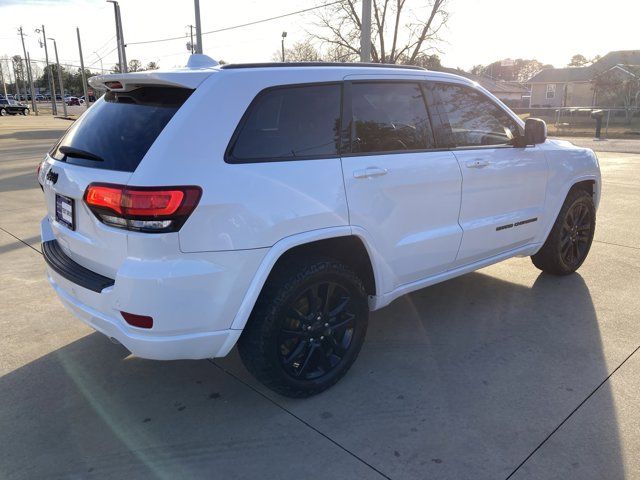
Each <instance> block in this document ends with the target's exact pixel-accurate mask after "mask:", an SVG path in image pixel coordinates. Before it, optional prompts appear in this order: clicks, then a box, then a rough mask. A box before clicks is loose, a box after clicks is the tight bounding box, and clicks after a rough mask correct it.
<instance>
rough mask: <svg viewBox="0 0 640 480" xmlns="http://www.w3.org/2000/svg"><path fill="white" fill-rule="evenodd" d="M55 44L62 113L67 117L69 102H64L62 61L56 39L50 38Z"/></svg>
mask: <svg viewBox="0 0 640 480" xmlns="http://www.w3.org/2000/svg"><path fill="white" fill-rule="evenodd" d="M49 40H51V41H52V42H53V49H54V50H55V52H56V65H57V66H58V83H59V84H60V97H61V98H62V111H63V112H64V116H65V117H66V116H67V102H65V101H64V84H63V83H62V69H61V68H60V60H58V44H57V43H56V39H55V38H50V39H49Z"/></svg>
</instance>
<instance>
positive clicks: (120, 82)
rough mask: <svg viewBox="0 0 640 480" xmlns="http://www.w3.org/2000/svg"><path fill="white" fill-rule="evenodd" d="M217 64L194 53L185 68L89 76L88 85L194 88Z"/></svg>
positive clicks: (120, 89) (123, 88)
mask: <svg viewBox="0 0 640 480" xmlns="http://www.w3.org/2000/svg"><path fill="white" fill-rule="evenodd" d="M217 65H218V62H216V61H215V60H214V59H212V58H210V57H208V56H207V55H198V54H194V55H191V56H190V57H189V61H188V62H187V66H186V68H181V69H176V70H166V71H162V70H148V71H144V72H134V73H111V74H107V75H96V76H94V77H91V78H89V85H91V86H92V87H93V88H95V89H97V90H110V91H113V92H128V91H131V90H135V89H136V88H140V87H143V86H151V85H153V86H164V87H178V88H189V89H195V88H196V87H197V86H198V85H200V83H202V81H203V80H204V79H205V78H207V77H208V76H209V75H211V74H212V73H214V72H216V71H217V70H218V69H217Z"/></svg>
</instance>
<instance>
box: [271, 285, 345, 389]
mask: <svg viewBox="0 0 640 480" xmlns="http://www.w3.org/2000/svg"><path fill="white" fill-rule="evenodd" d="M353 307H354V304H353V302H352V298H351V295H350V294H349V292H348V291H347V290H346V289H345V288H343V287H342V286H340V285H338V284H337V283H334V282H319V283H315V284H313V285H312V286H310V287H309V288H307V289H306V290H305V291H303V292H302V293H301V294H300V295H299V296H298V297H297V298H295V299H294V300H293V301H292V302H291V304H290V307H289V309H288V311H287V312H286V316H285V319H284V322H283V323H282V327H281V329H280V332H279V335H278V355H279V357H280V361H281V362H282V366H283V368H284V369H285V371H286V372H287V373H288V374H289V375H291V376H292V377H293V378H299V379H304V380H312V379H315V378H318V377H321V376H323V375H326V374H328V373H329V372H331V371H332V370H333V369H334V368H336V366H338V365H339V364H340V362H341V361H342V359H343V358H344V356H345V353H346V352H347V351H348V350H349V347H350V346H351V342H352V341H353V333H354V328H355V320H356V313H355V311H354V309H353Z"/></svg>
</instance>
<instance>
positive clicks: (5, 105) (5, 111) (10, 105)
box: [0, 98, 29, 117]
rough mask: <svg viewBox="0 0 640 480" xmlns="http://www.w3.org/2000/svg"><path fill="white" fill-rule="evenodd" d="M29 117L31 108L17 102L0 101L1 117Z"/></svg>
mask: <svg viewBox="0 0 640 480" xmlns="http://www.w3.org/2000/svg"><path fill="white" fill-rule="evenodd" d="M18 113H20V114H22V115H29V107H28V106H27V105H25V104H23V103H19V102H16V101H15V100H7V99H5V98H3V99H0V116H3V117H4V116H5V115H17V114H18Z"/></svg>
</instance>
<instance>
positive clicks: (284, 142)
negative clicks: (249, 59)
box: [228, 84, 341, 162]
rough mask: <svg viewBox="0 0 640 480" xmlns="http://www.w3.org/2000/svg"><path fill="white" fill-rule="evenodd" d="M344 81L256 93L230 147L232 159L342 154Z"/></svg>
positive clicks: (248, 159)
mask: <svg viewBox="0 0 640 480" xmlns="http://www.w3.org/2000/svg"><path fill="white" fill-rule="evenodd" d="M340 96H341V86H340V85H338V84H335V85H309V86H294V87H282V88H275V89H271V90H268V91H266V92H264V93H262V94H260V95H258V97H257V98H256V100H254V102H253V103H252V105H251V106H250V107H249V111H248V112H247V114H246V115H245V118H244V122H243V124H242V125H241V127H240V132H239V133H238V134H237V136H236V138H235V142H234V143H233V145H232V146H231V150H230V158H228V160H229V161H231V162H233V161H257V160H287V159H289V160H292V159H295V158H309V157H312V158H313V157H328V156H334V155H338V152H339V148H340Z"/></svg>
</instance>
